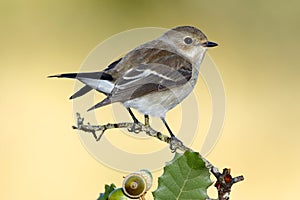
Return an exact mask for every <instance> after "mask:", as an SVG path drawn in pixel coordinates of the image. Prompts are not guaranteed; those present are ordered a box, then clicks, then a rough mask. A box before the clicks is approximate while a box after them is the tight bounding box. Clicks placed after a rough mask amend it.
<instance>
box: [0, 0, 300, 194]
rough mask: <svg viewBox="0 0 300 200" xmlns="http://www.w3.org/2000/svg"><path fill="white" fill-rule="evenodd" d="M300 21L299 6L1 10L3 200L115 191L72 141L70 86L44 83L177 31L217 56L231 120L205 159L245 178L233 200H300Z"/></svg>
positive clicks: (176, 4) (10, 6) (168, 4)
mask: <svg viewBox="0 0 300 200" xmlns="http://www.w3.org/2000/svg"><path fill="white" fill-rule="evenodd" d="M299 19H300V3H299V1H296V0H291V1H289V2H284V1H277V0H276V1H270V0H266V1H258V0H254V1H238V0H234V1H233V0H232V1H201V0H186V1H183V0H181V1H179V0H175V1H174V0H172V1H171V0H162V1H149V0H148V1H145V0H140V1H137V0H128V1H124V0H123V1H122V0H113V1H109V0H106V1H100V0H98V1H95V0H94V1H74V0H73V1H68V0H63V1H60V2H54V1H49V0H45V1H37V0H36V1H35V0H29V1H22V0H11V1H1V2H0V27H1V32H0V44H1V45H0V56H1V57H0V70H1V71H0V81H1V98H0V110H1V129H0V130H1V134H0V162H1V163H0V177H1V178H0V179H1V180H0V199H9V200H14V199H43V200H47V199H49V200H50V199H73V200H75V199H78V200H82V199H96V198H97V197H98V194H99V193H100V192H102V191H103V188H104V184H105V183H111V182H114V183H116V184H117V185H118V186H120V184H121V181H122V176H123V175H124V173H121V172H119V171H115V170H113V169H111V168H109V167H106V166H104V165H102V164H100V163H99V162H98V161H96V160H95V159H94V158H93V157H92V156H91V155H90V154H89V153H88V152H87V151H86V150H85V148H84V147H83V146H82V145H81V142H80V140H79V138H78V136H77V132H75V131H74V130H72V129H71V126H72V125H73V124H74V121H73V115H72V112H73V108H72V102H71V101H69V100H68V99H67V98H68V97H69V95H70V94H71V93H72V92H73V87H74V81H62V80H49V79H46V76H48V75H51V74H55V73H61V72H75V71H78V70H79V67H80V65H81V63H82V62H83V60H84V59H85V58H86V56H87V55H88V53H89V52H90V51H91V50H92V49H93V48H94V47H95V46H96V45H98V44H99V43H100V42H101V41H103V40H105V39H106V38H108V37H110V36H111V35H113V34H117V33H119V32H122V31H125V30H128V29H132V28H138V27H148V26H151V27H164V28H172V27H175V26H178V25H194V26H196V27H199V28H200V29H201V30H203V31H204V32H205V33H206V35H207V36H208V37H209V39H211V40H212V41H216V42H217V43H219V44H220V46H219V47H218V48H215V49H213V50H211V51H210V56H211V57H212V58H213V59H214V61H215V63H216V64H217V65H218V67H219V70H220V73H221V75H222V78H223V81H224V86H225V89H226V96H227V107H226V110H227V113H226V120H225V125H224V128H223V133H222V137H221V138H220V140H219V142H218V143H217V145H216V147H215V148H214V150H213V151H212V152H211V154H210V155H209V156H208V159H209V160H210V161H211V162H213V163H214V164H215V165H216V166H218V167H220V168H223V167H230V168H232V173H233V175H241V174H243V175H244V176H245V181H244V182H242V183H239V184H237V185H236V186H234V188H233V192H232V199H243V200H250V199H251V200H253V199H292V198H297V196H298V185H299V183H298V180H299V178H300V173H299V171H298V166H299V164H300V161H299V156H298V153H299V152H300V146H299V141H300V135H299V130H300V128H299V122H298V121H299V119H300V105H299V102H300V93H299V91H300V81H299V77H300V62H299V56H298V53H299V52H300V48H299V42H300V39H299V35H300V23H299ZM170 126H175V127H176V124H175V123H174V124H173V125H172V123H170ZM142 145H143V144H141V146H142ZM104 153H109V149H108V150H107V152H104ZM129 162H130V161H129ZM161 173H162V171H156V172H154V177H155V178H157V177H158V176H159V175H160V174H161ZM153 189H155V188H153ZM210 192H211V193H212V194H213V192H214V189H212V191H210Z"/></svg>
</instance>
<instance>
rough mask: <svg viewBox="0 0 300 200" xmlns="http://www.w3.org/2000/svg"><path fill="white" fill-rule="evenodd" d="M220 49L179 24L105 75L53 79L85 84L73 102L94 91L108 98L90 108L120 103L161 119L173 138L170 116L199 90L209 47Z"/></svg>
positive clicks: (200, 33)
mask: <svg viewBox="0 0 300 200" xmlns="http://www.w3.org/2000/svg"><path fill="white" fill-rule="evenodd" d="M214 46H217V44H216V43H214V42H210V41H208V40H207V37H206V36H205V35H204V34H203V33H202V32H201V31H200V30H199V29H197V28H195V27H192V26H179V27H176V28H173V29H171V30H169V31H167V32H166V33H164V34H163V35H162V36H160V37H159V38H157V39H155V40H152V41H149V42H147V43H145V44H142V45H140V46H138V47H137V48H135V49H133V50H132V51H130V52H129V53H128V54H126V55H125V56H124V57H123V58H120V59H119V60H117V61H115V62H113V63H111V64H110V65H109V66H108V67H107V68H106V69H104V70H103V71H100V72H87V73H67V74H59V75H54V76H49V77H58V78H73V79H77V80H79V81H81V82H82V83H84V84H85V86H84V87H83V88H81V89H80V90H79V91H78V92H76V93H75V94H73V95H72V96H71V97H70V99H74V98H76V97H80V96H82V95H84V94H86V93H87V92H89V91H91V90H92V89H95V90H97V91H99V92H101V93H104V94H105V95H106V98H105V99H103V100H102V101H101V102H99V103H97V104H96V105H94V106H93V107H91V108H90V109H88V110H93V109H95V108H99V107H102V106H105V105H109V104H112V103H115V102H121V103H123V105H124V106H125V107H126V108H127V109H128V111H129V113H130V115H131V117H132V118H133V120H134V122H135V123H138V120H137V119H136V117H135V116H134V114H133V112H132V111H131V108H134V109H136V110H138V111H139V112H140V113H142V114H144V115H145V118H146V119H148V116H149V115H150V116H154V117H159V118H161V120H162V121H163V123H164V124H165V126H166V127H167V129H168V131H169V133H170V135H171V137H175V136H174V134H173V133H172V131H171V129H170V127H169V126H168V124H167V122H166V120H165V117H166V113H167V112H168V111H169V110H170V109H172V108H174V107H175V106H176V105H178V104H179V103H180V102H182V101H183V99H184V98H186V97H187V96H188V95H189V94H190V93H191V92H192V90H193V89H194V86H195V84H196V82H197V79H198V73H199V69H200V65H201V62H202V61H203V59H204V56H205V52H206V50H207V48H209V47H214Z"/></svg>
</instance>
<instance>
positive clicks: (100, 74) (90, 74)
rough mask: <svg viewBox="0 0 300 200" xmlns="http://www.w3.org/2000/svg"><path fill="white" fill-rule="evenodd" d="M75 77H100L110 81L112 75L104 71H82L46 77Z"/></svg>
mask: <svg viewBox="0 0 300 200" xmlns="http://www.w3.org/2000/svg"><path fill="white" fill-rule="evenodd" d="M54 77H56V78H76V79H82V78H89V79H101V80H108V81H112V80H113V77H112V76H111V75H110V74H107V73H105V72H84V73H66V74H57V75H52V76H48V78H54Z"/></svg>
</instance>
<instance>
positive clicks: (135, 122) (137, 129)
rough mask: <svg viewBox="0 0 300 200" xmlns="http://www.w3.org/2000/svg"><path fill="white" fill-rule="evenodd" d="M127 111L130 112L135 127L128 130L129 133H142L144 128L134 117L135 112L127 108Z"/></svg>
mask: <svg viewBox="0 0 300 200" xmlns="http://www.w3.org/2000/svg"><path fill="white" fill-rule="evenodd" d="M127 110H128V112H129V114H130V116H131V118H132V120H133V122H134V124H133V126H132V127H131V128H128V131H129V132H134V133H139V132H141V131H142V127H141V126H140V125H139V123H140V122H139V120H138V119H137V118H136V117H135V116H134V114H133V112H132V110H131V109H130V108H127Z"/></svg>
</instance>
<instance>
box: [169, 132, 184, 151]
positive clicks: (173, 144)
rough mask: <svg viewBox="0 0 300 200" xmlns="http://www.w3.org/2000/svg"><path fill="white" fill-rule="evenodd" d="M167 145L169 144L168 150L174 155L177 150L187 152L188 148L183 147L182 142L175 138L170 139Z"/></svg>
mask: <svg viewBox="0 0 300 200" xmlns="http://www.w3.org/2000/svg"><path fill="white" fill-rule="evenodd" d="M169 144H170V149H171V152H172V153H175V152H176V151H177V149H181V150H182V149H183V148H184V149H186V150H188V148H187V147H185V146H184V144H183V142H182V141H181V140H179V139H178V138H177V137H175V136H171V137H170V143H169Z"/></svg>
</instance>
